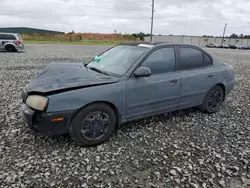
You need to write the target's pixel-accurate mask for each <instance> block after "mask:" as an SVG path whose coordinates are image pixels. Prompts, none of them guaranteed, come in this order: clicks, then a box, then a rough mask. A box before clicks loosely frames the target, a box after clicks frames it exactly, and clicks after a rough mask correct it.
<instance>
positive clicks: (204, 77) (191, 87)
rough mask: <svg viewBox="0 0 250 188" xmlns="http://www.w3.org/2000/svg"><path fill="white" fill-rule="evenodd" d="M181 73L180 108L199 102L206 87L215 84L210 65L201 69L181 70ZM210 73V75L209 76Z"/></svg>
mask: <svg viewBox="0 0 250 188" xmlns="http://www.w3.org/2000/svg"><path fill="white" fill-rule="evenodd" d="M180 75H181V91H180V95H181V99H180V106H181V107H182V108H184V107H189V106H194V105H198V104H201V103H202V101H203V99H204V96H205V95H206V93H207V92H208V89H210V88H212V87H213V86H214V84H215V77H214V68H213V67H212V66H209V67H204V68H201V69H193V70H183V71H180ZM210 75H212V77H210Z"/></svg>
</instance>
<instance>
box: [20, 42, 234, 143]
mask: <svg viewBox="0 0 250 188" xmlns="http://www.w3.org/2000/svg"><path fill="white" fill-rule="evenodd" d="M234 85H235V77H234V70H233V67H232V66H231V65H229V64H227V63H223V62H220V61H218V60H217V59H216V58H215V57H212V56H211V55H210V54H209V53H207V52H206V51H204V50H203V49H201V48H199V47H197V46H194V45H186V44H171V43H143V44H138V43H127V44H120V45H117V46H114V47H111V48H110V49H108V50H106V51H104V52H103V53H101V54H100V55H98V56H96V57H95V58H93V59H92V60H91V61H90V62H88V63H86V64H83V63H73V62H72V63H52V64H50V65H48V66H47V67H46V68H45V69H44V70H42V71H41V72H40V73H39V74H38V75H37V77H36V78H35V79H33V80H32V81H31V82H30V83H28V85H27V86H26V87H25V89H24V90H23V92H22V94H21V96H22V103H23V114H24V117H25V120H26V122H27V125H28V127H29V128H30V129H32V130H33V131H34V132H36V133H38V134H42V135H58V134H64V133H69V134H70V136H71V137H72V139H73V140H74V141H75V142H76V143H77V144H78V145H80V146H94V145H98V144H101V143H103V142H105V141H106V140H108V139H109V138H110V137H111V135H112V134H113V133H114V131H115V130H116V129H117V128H118V127H119V124H121V123H125V122H129V121H133V120H137V119H140V118H145V117H149V116H153V115H157V114H164V113H167V112H171V111H175V110H180V109H185V108H189V107H194V106H198V107H199V108H200V110H201V112H203V113H208V114H212V113H216V112H217V111H218V110H219V109H220V107H221V105H222V103H223V102H224V101H225V99H226V96H227V95H228V94H229V93H230V92H231V91H232V89H233V88H234Z"/></svg>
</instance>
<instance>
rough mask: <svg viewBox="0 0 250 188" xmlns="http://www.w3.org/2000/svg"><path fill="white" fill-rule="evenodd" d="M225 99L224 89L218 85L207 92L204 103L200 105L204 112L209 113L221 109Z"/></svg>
mask: <svg viewBox="0 0 250 188" xmlns="http://www.w3.org/2000/svg"><path fill="white" fill-rule="evenodd" d="M223 99H224V92H223V89H222V88H221V87H220V86H218V85H216V86H214V87H213V88H212V89H210V91H209V92H208V93H207V95H206V97H205V99H204V101H203V104H202V105H201V106H200V110H201V111H202V112H203V113H207V114H212V113H215V112H217V111H218V110H219V109H220V107H221V105H222V103H223Z"/></svg>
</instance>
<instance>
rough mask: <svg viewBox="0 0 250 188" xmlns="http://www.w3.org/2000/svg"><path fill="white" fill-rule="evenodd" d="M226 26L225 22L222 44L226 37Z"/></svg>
mask: <svg viewBox="0 0 250 188" xmlns="http://www.w3.org/2000/svg"><path fill="white" fill-rule="evenodd" d="M226 28H227V24H225V27H224V31H223V37H222V42H221V45H223V43H224V37H225V32H226Z"/></svg>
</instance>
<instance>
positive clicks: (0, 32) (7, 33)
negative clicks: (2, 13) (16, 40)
mask: <svg viewBox="0 0 250 188" xmlns="http://www.w3.org/2000/svg"><path fill="white" fill-rule="evenodd" d="M0 34H4V35H18V33H2V32H0Z"/></svg>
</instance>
